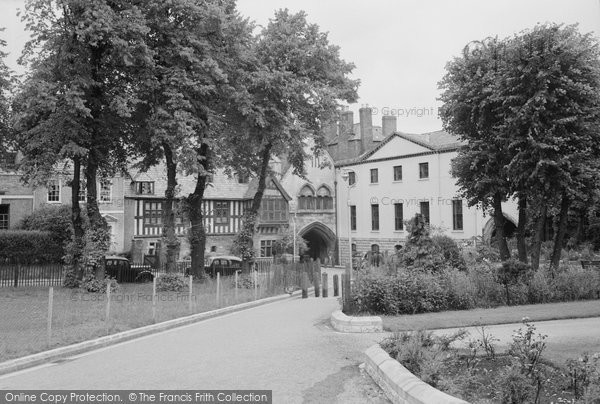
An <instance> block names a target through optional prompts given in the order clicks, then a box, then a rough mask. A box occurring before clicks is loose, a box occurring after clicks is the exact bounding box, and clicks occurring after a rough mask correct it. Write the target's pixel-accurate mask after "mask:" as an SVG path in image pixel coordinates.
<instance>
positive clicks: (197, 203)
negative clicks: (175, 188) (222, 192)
mask: <svg viewBox="0 0 600 404" xmlns="http://www.w3.org/2000/svg"><path fill="white" fill-rule="evenodd" d="M209 152H210V149H209V147H208V146H207V145H206V144H203V145H202V146H201V147H200V150H199V151H198V157H199V158H198V160H199V162H200V164H201V165H202V167H203V168H204V170H205V171H208V168H209V163H210V162H209ZM206 179H207V176H206V174H198V178H197V180H196V188H195V189H194V192H193V193H191V194H190V195H189V196H188V198H187V203H188V208H189V214H190V224H191V228H190V232H189V240H190V249H191V256H192V267H191V269H190V271H191V273H192V274H193V275H194V276H195V277H198V278H204V277H205V276H206V274H205V273H204V247H205V245H206V229H205V228H204V212H202V201H203V200H204V190H205V189H206V182H207V181H206Z"/></svg>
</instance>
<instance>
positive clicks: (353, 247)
mask: <svg viewBox="0 0 600 404" xmlns="http://www.w3.org/2000/svg"><path fill="white" fill-rule="evenodd" d="M352 252H353V253H355V252H356V243H352Z"/></svg>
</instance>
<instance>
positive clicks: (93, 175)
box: [85, 150, 110, 279]
mask: <svg viewBox="0 0 600 404" xmlns="http://www.w3.org/2000/svg"><path fill="white" fill-rule="evenodd" d="M95 154H96V153H95V152H94V150H90V152H89V156H88V162H87V165H86V169H85V181H86V187H87V204H86V207H87V215H88V219H89V223H90V227H89V229H88V231H89V232H91V234H90V237H88V241H91V245H89V246H86V250H87V255H88V257H86V259H87V260H88V263H89V265H90V266H91V267H93V268H95V276H96V279H104V265H105V262H104V257H105V255H106V252H107V251H108V247H109V242H110V235H109V233H108V226H107V224H106V220H104V218H103V217H102V215H101V214H100V209H99V208H98V188H97V186H96V181H97V177H98V163H97V160H96V156H95Z"/></svg>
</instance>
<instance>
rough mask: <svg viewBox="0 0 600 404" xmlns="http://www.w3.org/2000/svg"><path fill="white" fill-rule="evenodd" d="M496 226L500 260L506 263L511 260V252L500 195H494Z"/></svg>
mask: <svg viewBox="0 0 600 404" xmlns="http://www.w3.org/2000/svg"><path fill="white" fill-rule="evenodd" d="M493 204H494V225H495V228H496V240H497V242H498V249H499V250H500V260H502V261H506V260H507V259H510V250H509V249H508V244H507V243H506V237H505V236H504V222H505V219H504V214H503V213H502V196H501V195H500V194H496V195H494V201H493Z"/></svg>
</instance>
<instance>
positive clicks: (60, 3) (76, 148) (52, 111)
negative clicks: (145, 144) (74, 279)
mask: <svg viewBox="0 0 600 404" xmlns="http://www.w3.org/2000/svg"><path fill="white" fill-rule="evenodd" d="M25 20H26V21H27V27H28V29H29V30H30V31H31V32H32V39H31V40H30V41H29V42H28V43H27V44H26V46H25V49H24V51H23V55H22V57H21V62H23V63H29V64H30V70H31V71H30V73H29V74H28V76H27V78H26V80H25V82H24V84H23V86H22V87H21V88H20V90H19V93H18V95H17V97H16V101H15V110H16V111H17V112H16V114H15V128H16V129H17V130H18V133H17V138H18V141H19V149H20V150H21V151H23V153H24V156H25V158H24V160H23V164H22V168H23V170H24V173H25V178H26V179H27V180H29V181H30V182H34V183H44V181H46V180H47V179H48V178H49V177H51V176H52V175H53V174H54V173H56V170H57V168H58V167H59V164H61V163H67V164H68V162H69V161H70V162H71V163H72V167H70V166H69V167H67V170H66V172H65V174H68V173H70V172H72V181H70V185H71V189H72V201H71V202H72V221H73V227H74V245H75V250H76V253H75V254H74V260H73V266H74V268H75V269H76V270H79V268H80V261H81V260H83V261H84V262H85V264H86V266H87V267H88V268H92V267H96V269H97V271H96V275H97V276H99V277H100V276H102V275H103V264H104V260H103V256H104V254H105V252H106V250H107V249H108V242H109V237H110V236H109V233H108V229H107V225H106V221H105V220H104V218H103V217H102V216H101V215H100V211H99V208H98V190H97V186H96V182H97V180H98V178H99V177H100V178H101V177H104V176H108V175H109V174H111V173H113V172H114V170H115V168H116V167H119V166H121V165H123V164H124V162H125V160H126V153H125V148H124V145H125V144H126V143H127V136H128V135H129V133H130V129H131V128H132V124H131V121H130V119H129V118H130V117H131V112H132V111H133V108H134V106H135V105H136V103H137V102H138V100H137V98H136V95H135V92H134V89H135V88H136V82H135V81H136V80H143V77H141V76H140V74H139V73H143V71H144V70H143V69H141V67H143V66H144V65H146V64H148V63H151V62H152V60H151V59H150V58H149V51H148V49H147V47H146V46H145V42H144V37H145V35H146V33H147V29H146V27H145V25H144V20H143V17H142V15H141V13H140V11H139V9H138V8H137V6H135V1H133V0H131V1H120V2H114V1H110V0H99V1H94V2H89V1H86V0H28V2H27V5H26V14H25ZM81 171H83V174H84V176H85V187H86V193H87V204H86V210H87V216H88V218H89V221H90V229H91V232H92V234H90V235H89V236H88V237H85V239H87V240H88V243H92V244H94V246H93V247H92V246H88V248H87V251H89V252H90V254H88V256H84V257H81V251H83V249H84V246H83V243H84V231H83V226H82V218H81V207H80V204H79V191H80V183H81V182H82V181H81ZM80 274H81V271H80Z"/></svg>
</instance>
